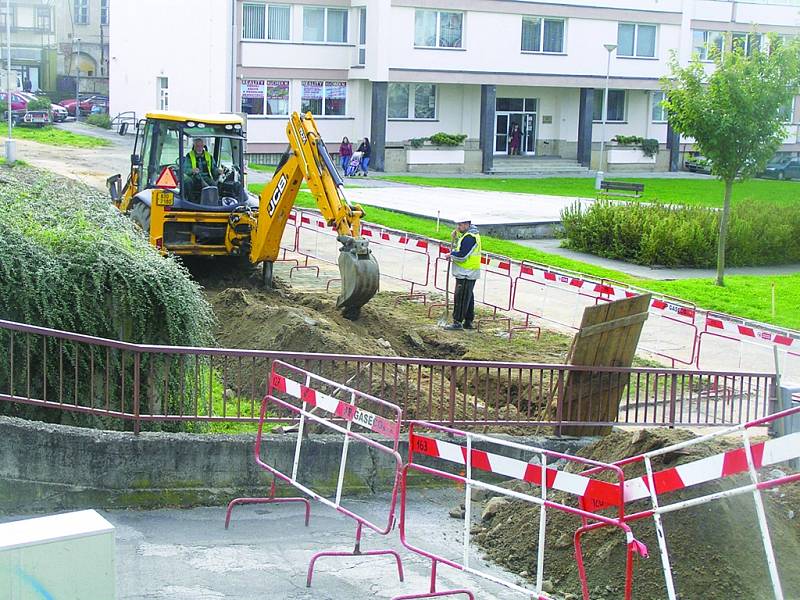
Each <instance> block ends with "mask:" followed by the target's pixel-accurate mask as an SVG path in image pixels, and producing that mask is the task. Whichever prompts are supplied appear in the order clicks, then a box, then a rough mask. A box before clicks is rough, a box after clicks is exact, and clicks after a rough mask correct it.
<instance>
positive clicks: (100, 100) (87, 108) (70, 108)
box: [59, 94, 108, 117]
mask: <svg viewBox="0 0 800 600" xmlns="http://www.w3.org/2000/svg"><path fill="white" fill-rule="evenodd" d="M59 104H60V105H61V106H63V107H64V108H66V109H67V112H69V114H70V116H72V117H74V116H75V106H76V105H77V104H78V102H77V100H75V98H68V99H66V100H62V101H61V102H59ZM95 104H101V105H102V104H105V106H106V107H107V106H108V97H107V96H101V95H98V94H94V95H92V96H89V97H87V98H81V114H82V115H88V114H91V112H92V107H93V106H94V105H95Z"/></svg>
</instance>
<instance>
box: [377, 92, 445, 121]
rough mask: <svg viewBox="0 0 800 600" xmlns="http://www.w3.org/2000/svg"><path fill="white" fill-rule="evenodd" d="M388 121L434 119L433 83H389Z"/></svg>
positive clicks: (434, 97) (434, 96)
mask: <svg viewBox="0 0 800 600" xmlns="http://www.w3.org/2000/svg"><path fill="white" fill-rule="evenodd" d="M388 95H389V102H388V105H389V106H388V115H389V118H390V119H435V118H436V85H435V84H433V83H390V84H389V92H388Z"/></svg>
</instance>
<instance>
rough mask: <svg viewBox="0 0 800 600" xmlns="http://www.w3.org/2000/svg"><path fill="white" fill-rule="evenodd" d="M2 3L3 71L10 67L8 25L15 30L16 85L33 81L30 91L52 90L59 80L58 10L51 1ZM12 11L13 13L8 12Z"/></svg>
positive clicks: (13, 47) (13, 66)
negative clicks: (56, 19) (8, 65)
mask: <svg viewBox="0 0 800 600" xmlns="http://www.w3.org/2000/svg"><path fill="white" fill-rule="evenodd" d="M9 4H10V6H7V5H6V3H5V2H2V3H0V37H1V38H2V49H0V58H2V67H1V68H2V69H4V70H5V69H6V68H7V62H6V61H7V60H8V49H7V40H6V25H7V24H8V25H10V28H11V70H12V71H13V72H14V75H13V77H14V80H15V81H13V82H12V83H13V84H16V83H19V84H23V83H25V82H26V81H27V82H29V85H30V89H32V90H38V89H49V88H48V86H50V85H54V84H55V78H56V46H55V42H56V29H55V11H54V8H53V6H52V2H50V1H49V0H13V1H12V2H10V3H9ZM9 8H10V12H9V11H8V10H7V9H9Z"/></svg>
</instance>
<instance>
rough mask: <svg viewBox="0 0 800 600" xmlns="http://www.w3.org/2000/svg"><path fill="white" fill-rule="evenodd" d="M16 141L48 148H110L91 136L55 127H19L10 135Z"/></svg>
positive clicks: (101, 139) (106, 141)
mask: <svg viewBox="0 0 800 600" xmlns="http://www.w3.org/2000/svg"><path fill="white" fill-rule="evenodd" d="M12 135H13V137H14V138H15V139H18V140H30V141H32V142H39V143H40V144H47V145H48V146H69V147H72V148H102V147H105V146H110V145H111V142H109V141H108V140H104V139H103V138H99V137H94V136H91V135H82V134H80V133H72V132H71V131H66V130H64V129H57V128H56V127H41V128H35V127H21V126H17V127H15V128H14V133H13V134H12Z"/></svg>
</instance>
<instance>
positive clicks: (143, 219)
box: [130, 202, 150, 239]
mask: <svg viewBox="0 0 800 600" xmlns="http://www.w3.org/2000/svg"><path fill="white" fill-rule="evenodd" d="M130 216H131V220H132V221H133V222H134V223H136V225H138V226H139V227H140V228H141V230H142V232H143V233H144V235H145V236H146V237H147V238H148V239H150V207H149V206H147V205H146V204H145V203H144V202H137V203H136V204H134V205H133V208H132V209H131V212H130Z"/></svg>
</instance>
